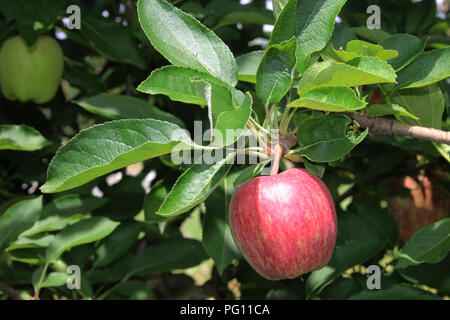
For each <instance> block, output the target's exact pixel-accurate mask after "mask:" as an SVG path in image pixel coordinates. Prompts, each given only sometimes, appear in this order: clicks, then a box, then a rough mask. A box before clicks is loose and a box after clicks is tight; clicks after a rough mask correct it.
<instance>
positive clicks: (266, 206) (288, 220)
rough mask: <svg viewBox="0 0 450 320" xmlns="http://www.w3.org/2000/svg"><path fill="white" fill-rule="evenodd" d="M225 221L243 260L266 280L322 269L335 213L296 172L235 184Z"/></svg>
mask: <svg viewBox="0 0 450 320" xmlns="http://www.w3.org/2000/svg"><path fill="white" fill-rule="evenodd" d="M229 223H230V228H231V233H232V236H233V239H234V241H235V242H236V245H237V246H238V248H239V249H240V251H241V253H242V254H243V256H244V257H245V259H246V260H247V261H248V263H249V264H250V265H251V266H252V267H253V268H254V269H255V270H256V271H257V272H258V273H259V274H260V275H262V276H263V277H265V278H266V279H269V280H281V279H293V278H296V277H298V276H300V275H302V274H304V273H307V272H310V271H313V270H318V269H321V268H323V267H324V266H325V265H327V264H328V262H329V261H330V259H331V256H332V255H333V251H334V247H335V243H336V234H337V219H336V210H335V207H334V202H333V199H332V197H331V194H330V192H329V190H328V188H327V186H326V185H325V183H324V182H323V181H322V180H321V179H319V178H318V177H316V176H314V175H312V174H310V173H309V172H307V171H306V170H303V169H298V168H293V169H289V170H287V171H284V172H282V173H280V174H277V175H273V176H260V177H256V178H253V179H252V180H250V181H247V182H246V183H244V184H242V185H240V186H239V187H238V188H237V189H236V191H235V192H234V194H233V197H232V198H231V203H230V211H229Z"/></svg>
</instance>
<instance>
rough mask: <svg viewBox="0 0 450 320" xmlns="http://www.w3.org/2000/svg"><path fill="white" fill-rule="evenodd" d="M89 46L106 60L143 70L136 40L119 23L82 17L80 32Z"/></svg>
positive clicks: (143, 61) (99, 18)
mask: <svg viewBox="0 0 450 320" xmlns="http://www.w3.org/2000/svg"><path fill="white" fill-rule="evenodd" d="M79 32H81V33H82V35H83V36H84V38H85V39H86V40H87V42H88V43H89V45H90V46H91V47H92V48H93V49H95V50H96V51H97V52H99V53H100V54H102V55H104V56H105V57H107V58H108V59H111V60H113V61H117V62H125V63H130V64H133V65H135V66H137V67H139V68H141V69H145V67H146V63H145V60H144V58H143V57H142V56H141V53H140V51H139V48H138V43H137V41H136V38H135V37H134V36H133V34H132V33H131V31H130V29H129V28H126V27H125V26H123V25H122V24H121V23H117V22H114V21H112V20H108V19H105V18H102V17H96V16H89V15H86V16H83V18H82V19H81V29H80V31H79Z"/></svg>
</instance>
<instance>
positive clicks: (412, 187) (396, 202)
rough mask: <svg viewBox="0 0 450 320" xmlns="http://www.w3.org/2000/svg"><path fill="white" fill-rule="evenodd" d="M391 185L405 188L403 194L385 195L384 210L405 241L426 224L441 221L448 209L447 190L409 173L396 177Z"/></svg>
mask: <svg viewBox="0 0 450 320" xmlns="http://www.w3.org/2000/svg"><path fill="white" fill-rule="evenodd" d="M393 185H394V186H397V187H403V188H406V189H408V190H409V195H408V196H407V197H401V196H399V195H394V196H392V197H388V199H387V203H388V210H389V212H391V213H392V215H393V216H394V218H395V220H397V223H398V226H399V238H400V239H402V240H403V241H408V240H409V238H411V236H412V235H413V234H414V233H416V232H417V231H418V230H420V229H422V228H423V227H425V226H426V225H429V224H431V223H434V222H437V221H439V220H442V219H444V218H446V217H447V216H448V213H449V212H450V196H449V192H448V191H447V190H445V189H443V188H442V187H441V186H439V184H438V183H432V182H431V180H430V179H429V178H428V177H426V176H422V175H419V176H418V177H417V181H416V180H415V179H414V178H413V177H410V176H405V177H402V178H400V179H397V180H396V181H394V183H393Z"/></svg>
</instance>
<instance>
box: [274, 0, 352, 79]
mask: <svg viewBox="0 0 450 320" xmlns="http://www.w3.org/2000/svg"><path fill="white" fill-rule="evenodd" d="M345 2H346V0H317V1H310V0H289V1H288V3H287V4H286V5H285V6H284V8H283V10H282V11H281V13H280V15H279V17H278V19H277V22H276V23H275V26H274V29H273V32H272V36H271V38H270V42H269V46H270V45H273V44H280V43H282V42H283V41H286V40H289V39H290V38H291V37H292V36H295V37H296V38H297V50H296V51H297V52H296V56H297V67H296V69H297V72H298V74H299V75H301V74H303V72H304V71H305V70H306V68H307V67H308V64H309V59H310V57H311V54H313V53H314V52H317V51H320V50H322V49H323V48H325V46H326V45H327V43H328V41H329V40H330V38H331V35H332V33H333V28H334V21H335V19H336V17H337V15H338V13H339V11H340V10H341V8H342V6H343V5H344V4H345Z"/></svg>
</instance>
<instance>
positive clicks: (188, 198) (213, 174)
mask: <svg viewBox="0 0 450 320" xmlns="http://www.w3.org/2000/svg"><path fill="white" fill-rule="evenodd" d="M234 157H235V153H234V152H233V153H230V154H228V155H227V156H226V157H224V158H222V159H221V160H219V161H215V162H214V159H211V160H213V161H212V164H207V163H201V164H194V165H192V166H191V167H190V168H189V169H187V170H186V171H185V172H184V173H183V174H182V175H181V176H180V177H179V178H178V180H177V182H176V183H175V185H174V186H173V188H172V190H171V191H170V192H169V193H168V194H167V197H166V198H165V199H164V202H163V203H162V205H161V207H160V208H159V210H158V212H157V214H159V215H162V216H166V217H167V216H175V215H179V214H181V213H184V212H187V211H189V210H190V209H192V208H193V207H195V206H197V205H198V204H200V203H202V202H203V201H205V199H206V198H207V197H208V196H209V195H210V194H211V192H213V191H214V189H215V188H217V186H219V184H220V183H221V182H222V180H223V178H224V177H225V176H226V174H227V173H228V171H229V170H230V168H231V165H232V163H233V162H234V161H233V160H234ZM205 162H206V161H205Z"/></svg>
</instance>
